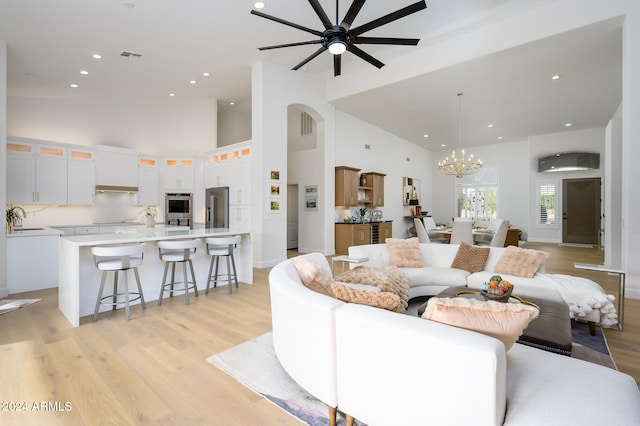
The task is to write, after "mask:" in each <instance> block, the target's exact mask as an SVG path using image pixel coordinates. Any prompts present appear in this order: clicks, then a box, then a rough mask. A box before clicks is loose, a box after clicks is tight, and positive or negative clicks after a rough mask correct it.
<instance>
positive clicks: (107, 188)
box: [96, 185, 138, 193]
mask: <svg viewBox="0 0 640 426" xmlns="http://www.w3.org/2000/svg"><path fill="white" fill-rule="evenodd" d="M96 192H127V193H132V192H138V187H137V186H118V185H96Z"/></svg>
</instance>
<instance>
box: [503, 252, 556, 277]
mask: <svg viewBox="0 0 640 426" xmlns="http://www.w3.org/2000/svg"><path fill="white" fill-rule="evenodd" d="M547 257H549V253H547V252H544V251H540V250H532V249H523V248H520V247H516V246H509V247H507V248H506V249H505V250H504V253H502V256H500V259H498V262H496V265H495V266H494V267H493V271H494V272H496V273H499V274H509V275H515V276H517V277H523V278H531V277H533V275H534V274H535V273H536V271H537V270H538V268H539V267H540V265H542V264H543V263H544V261H545V260H546V259H547Z"/></svg>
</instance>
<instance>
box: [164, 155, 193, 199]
mask: <svg viewBox="0 0 640 426" xmlns="http://www.w3.org/2000/svg"><path fill="white" fill-rule="evenodd" d="M194 170H195V167H194V161H193V158H165V159H164V189H165V191H170V192H171V191H173V192H176V191H178V192H184V191H193V189H194V187H195V171H194Z"/></svg>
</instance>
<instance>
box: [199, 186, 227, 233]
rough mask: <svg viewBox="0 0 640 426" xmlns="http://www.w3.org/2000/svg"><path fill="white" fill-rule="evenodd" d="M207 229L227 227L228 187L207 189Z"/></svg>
mask: <svg viewBox="0 0 640 426" xmlns="http://www.w3.org/2000/svg"><path fill="white" fill-rule="evenodd" d="M206 203H207V206H206V221H205V226H206V227H207V228H228V227H229V187H227V186H222V187H217V188H207V193H206Z"/></svg>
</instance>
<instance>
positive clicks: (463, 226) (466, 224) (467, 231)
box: [450, 219, 473, 245]
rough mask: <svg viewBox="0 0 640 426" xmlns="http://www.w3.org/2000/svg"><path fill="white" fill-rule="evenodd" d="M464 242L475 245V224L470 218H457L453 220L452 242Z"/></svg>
mask: <svg viewBox="0 0 640 426" xmlns="http://www.w3.org/2000/svg"><path fill="white" fill-rule="evenodd" d="M462 242H465V243H467V244H469V245H473V224H472V222H471V221H470V220H461V219H456V220H454V221H453V228H452V230H451V241H450V244H460V243H462Z"/></svg>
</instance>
